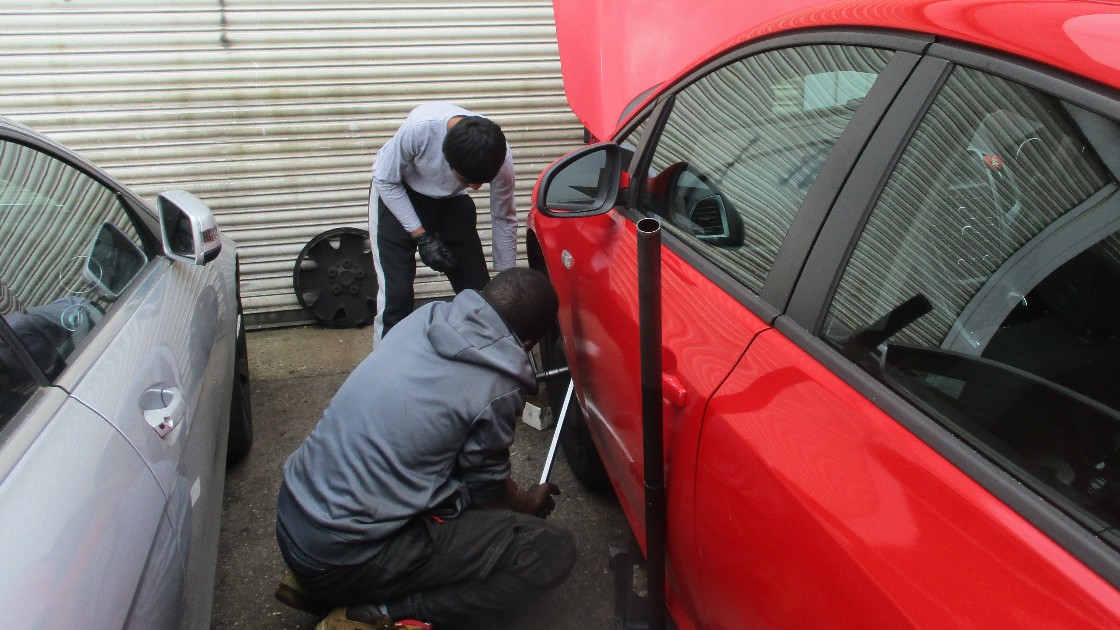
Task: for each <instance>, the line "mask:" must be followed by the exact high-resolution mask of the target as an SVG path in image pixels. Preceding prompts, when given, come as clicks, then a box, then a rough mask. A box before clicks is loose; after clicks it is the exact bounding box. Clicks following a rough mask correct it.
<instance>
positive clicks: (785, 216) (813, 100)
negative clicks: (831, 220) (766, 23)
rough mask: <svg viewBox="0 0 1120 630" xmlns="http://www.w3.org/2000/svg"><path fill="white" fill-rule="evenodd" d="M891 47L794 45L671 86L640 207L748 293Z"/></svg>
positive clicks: (762, 274) (771, 258) (767, 265)
mask: <svg viewBox="0 0 1120 630" xmlns="http://www.w3.org/2000/svg"><path fill="white" fill-rule="evenodd" d="M889 57H890V52H888V51H882V50H875V49H866V48H857V47H852V46H802V47H795V48H786V49H782V50H777V51H773V52H767V53H763V54H759V55H755V56H753V57H749V58H746V59H743V60H741V61H738V62H736V63H734V64H731V65H729V66H726V67H723V68H721V69H719V70H716V71H715V72H713V73H711V74H709V75H708V76H706V77H704V78H702V79H700V80H699V81H696V82H695V83H693V84H692V85H690V86H688V87H687V88H685V89H684V90H683V91H682V92H680V93H679V94H678V95H677V97H676V101H675V104H674V105H673V110H672V112H671V114H670V116H669V118H668V121H667V122H666V125H665V128H664V131H663V132H662V134H661V137H660V138H659V139H658V144H657V149H656V151H655V153H654V155H653V160H652V163H651V170H650V173H649V178H648V181H647V184H646V187H645V189H644V190H643V191H642V195H641V198H640V201H639V203H640V205H641V208H642V209H643V210H645V211H647V212H654V213H657V214H659V215H661V216H662V217H663V218H664V219H665V223H666V229H667V230H669V231H671V232H673V233H674V234H676V235H677V236H680V237H681V238H683V239H684V240H685V241H686V242H688V243H689V244H690V245H692V246H693V247H695V248H696V249H697V250H699V251H700V253H701V254H703V255H704V256H706V257H709V258H711V259H712V260H713V261H715V262H716V263H717V264H719V265H720V266H721V267H722V268H724V269H726V270H727V271H729V272H730V273H731V274H732V275H734V276H735V277H736V278H738V279H739V280H740V281H741V282H743V283H744V284H745V285H746V286H747V287H749V288H750V289H752V290H754V291H756V292H757V291H759V290H761V288H762V284H763V282H764V281H765V279H766V274H767V273H768V272H769V271H770V267H771V266H772V265H773V263H774V258H775V256H776V255H777V252H778V247H779V245H780V244H781V242H782V239H783V238H784V236H785V234H786V232H787V231H788V230H789V226H790V224H791V223H792V222H793V217H794V215H795V213H796V212H797V209H798V208H799V207H800V206H801V203H802V201H804V199H805V196H806V194H807V193H808V191H809V188H810V187H811V186H812V185H813V182H814V181H815V179H816V176H817V173H818V171H819V170H820V168H821V166H822V165H823V164H824V162H825V159H826V158H827V157H828V155H829V153H830V152H831V150H832V147H833V145H835V143H836V141H837V139H838V138H839V137H840V134H841V132H843V130H844V127H845V126H846V125H847V124H848V122H849V120H850V119H851V117H852V115H853V114H854V113H855V111H856V109H857V108H858V106H859V104H860V102H861V99H862V98H863V97H864V95H865V94H866V93H867V91H868V90H869V89H870V88H871V85H872V84H873V83H874V82H875V79H876V78H877V76H878V74H879V72H880V71H881V70H882V69H883V67H884V66H885V65H886V63H887V61H888V59H889Z"/></svg>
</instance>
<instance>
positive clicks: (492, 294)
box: [482, 267, 560, 343]
mask: <svg viewBox="0 0 1120 630" xmlns="http://www.w3.org/2000/svg"><path fill="white" fill-rule="evenodd" d="M482 297H483V298H485V299H486V301H487V302H488V303H489V304H490V305H491V306H493V307H494V310H496V311H498V314H499V315H501V316H502V320H503V321H504V322H505V323H506V326H509V328H510V330H511V331H512V332H513V334H515V335H517V337H518V339H520V340H521V341H530V342H532V343H536V342H538V341H540V340H541V339H542V338H543V337H544V335H545V333H547V332H548V329H549V328H551V327H552V325H553V322H555V321H556V312H557V310H559V308H560V301H559V300H558V299H557V297H556V290H555V289H553V288H552V283H551V282H549V280H548V276H546V275H544V274H543V273H541V272H539V271H535V270H533V269H529V268H528V267H511V268H509V269H506V270H505V271H502V272H500V273H498V275H496V276H494V278H493V279H491V280H490V282H487V283H486V286H484V287H483V288H482Z"/></svg>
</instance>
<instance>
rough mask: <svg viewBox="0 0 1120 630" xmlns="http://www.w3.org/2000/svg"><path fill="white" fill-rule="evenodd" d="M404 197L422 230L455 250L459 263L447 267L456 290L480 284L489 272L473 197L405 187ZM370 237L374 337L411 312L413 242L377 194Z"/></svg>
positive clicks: (488, 278) (413, 298)
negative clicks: (374, 293) (433, 193)
mask: <svg viewBox="0 0 1120 630" xmlns="http://www.w3.org/2000/svg"><path fill="white" fill-rule="evenodd" d="M408 198H409V200H410V201H412V207H413V208H415V209H416V214H417V216H419V217H420V224H421V225H423V226H424V230H425V231H427V232H428V233H429V234H431V235H432V236H435V237H436V238H438V239H440V240H441V241H443V243H444V244H445V245H447V248H448V249H450V250H451V253H452V254H454V255H455V259H456V261H457V262H458V265H456V267H455V268H454V269H452V270H451V271H448V272H447V279H448V280H449V281H450V282H451V288H452V289H453V290H454V291H455V293H459V292H460V291H463V290H465V289H481V288H482V287H483V286H485V284H486V283H487V282H489V281H490V273H489V272H488V271H487V269H486V256H485V255H484V254H483V253H482V241H481V240H480V239H479V237H478V230H477V229H476V227H475V223H476V218H477V217H476V210H475V206H474V200H472V199H471V198H470V196H469V195H459V196H458V197H450V198H447V199H434V198H432V197H427V196H424V195H421V194H420V193H418V192H416V191H414V190H409V191H408ZM375 233H376V238H374V234H375ZM370 241H371V245H372V247H373V268H374V271H375V272H376V273H377V315H376V316H375V317H374V320H373V338H374V341H377V340H380V339H381V338H382V337H383V336H384V335H385V333H387V332H389V329H390V328H392V327H393V326H394V325H396V323H397V322H399V321H401V320H402V319H404V318H405V317H406V316H407V315H408V314H409V313H411V312H412V307H413V302H414V300H415V295H414V293H413V289H412V283H413V282H414V281H415V280H416V243H415V242H413V240H412V237H411V236H409V234H408V232H406V231H405V230H404V227H402V226H401V222H400V221H398V220H397V217H395V216H393V213H392V212H390V211H389V208H388V207H386V206H385V202H384V201H382V199H381V197H378V198H377V225H376V226H374V225H371V226H370Z"/></svg>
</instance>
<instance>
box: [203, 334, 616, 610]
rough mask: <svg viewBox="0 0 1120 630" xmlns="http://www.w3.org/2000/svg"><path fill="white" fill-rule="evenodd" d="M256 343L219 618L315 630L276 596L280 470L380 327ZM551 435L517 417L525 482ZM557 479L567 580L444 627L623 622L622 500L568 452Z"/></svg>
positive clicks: (226, 518) (233, 482)
mask: <svg viewBox="0 0 1120 630" xmlns="http://www.w3.org/2000/svg"><path fill="white" fill-rule="evenodd" d="M248 342H249V363H250V388H251V392H252V397H253V423H254V433H255V435H254V441H253V448H252V450H251V451H250V452H249V455H248V457H247V458H246V459H245V461H243V462H242V463H240V464H238V465H237V466H235V467H232V468H230V469H229V470H228V471H227V474H226V487H225V502H224V507H223V512H222V530H221V538H220V542H219V546H220V549H219V557H218V567H217V579H216V583H215V589H214V610H213V614H212V617H211V627H212V628H213V629H215V630H226V629H231V628H254V629H260V628H288V629H292V630H312V629H313V628H314V627H315V624H316V623H317V622H318V618H317V617H315V616H314V615H310V614H307V613H303V612H300V611H298V610H295V609H292V608H288V607H287V606H285V605H283V604H281V603H280V602H278V601H277V600H276V599H275V598H274V597H273V593H274V592H275V590H276V585H277V583H278V581H279V579H280V576H281V575H282V574H283V571H284V561H283V560H282V559H281V557H280V551H279V550H278V548H277V546H276V539H275V531H274V523H275V515H276V491H277V489H278V488H279V484H280V470H281V467H282V466H283V463H284V460H285V459H286V458H287V457H288V455H289V454H290V453H291V452H292V451H293V450H295V449H296V447H297V446H298V445H299V443H300V442H301V441H302V440H303V438H304V437H306V436H307V434H308V433H310V432H311V430H312V429H313V428H314V426H315V423H316V422H317V421H318V419H319V416H320V415H321V413H322V411H323V409H324V408H325V407H326V405H327V403H328V402H329V401H330V399H331V397H332V396H333V395H334V392H335V391H336V390H337V389H338V387H339V386H340V385H341V384H342V382H343V380H345V378H346V376H347V375H348V374H349V373H350V371H351V370H352V369H353V368H354V366H356V365H357V364H358V362H359V361H361V360H362V358H364V357H365V356H366V354H368V352H369V350H370V348H371V347H372V328H371V327H366V328H357V329H330V328H322V327H319V326H304V327H292V328H281V329H270V330H260V331H251V332H249V335H248ZM538 365H539V364H538ZM543 393H544V390H543V388H542V392H541V394H543ZM535 400H536V401H537V402H538V403H543V401H544V400H545V398H544V397H543V395H538V396H537V397H536V398H535ZM551 438H552V432H551V430H545V431H539V430H537V429H534V428H532V427H530V426H528V425H526V424H524V423H521V422H519V423H518V428H517V437H516V441H515V442H514V445H513V448H512V452H511V455H512V463H513V475H514V479H515V480H517V481H518V482H519V483H521V484H522V485H528V484H530V483H535V482H536V481H537V478H538V477H539V476H540V472H541V467H542V466H543V464H544V460H545V456H546V454H547V452H548V446H549V443H550V441H551ZM552 480H553V481H554V482H556V483H557V484H559V485H560V488H561V491H562V494H561V496H559V497H557V501H556V504H557V507H556V511H555V512H554V513H553V515H552V516H551V517H549V518H550V519H552V520H554V521H555V522H557V523H559V524H561V525H563V526H565V527H567V528H569V529H570V530H571V531H572V532H573V534H574V535H575V539H576V544H577V546H578V548H579V559H578V560H577V563H576V566H575V569H574V570H573V571H572V573H571V575H570V576H569V577H568V579H567V581H566V582H564V584H562V585H561V586H559V587H557V588H556V589H554V590H552V591H550V592H548V593H546V594H545V595H543V596H541V597H539V598H537V599H535V600H533V601H529V602H521V603H518V604H517V605H516V606H514V607H513V608H511V609H510V610H507V611H504V612H501V613H495V614H492V615H488V616H485V617H480V618H475V619H470V620H466V621H464V622H462V623H457V624H454V625H453V626H448V625H441V626H440V627H439V629H437V630H483V629H486V630H501V629H506V628H518V629H524V630H537V629H540V630H545V629H549V630H568V629H572V630H575V629H583V628H615V627H618V621H617V619H616V618H615V610H614V596H613V589H614V585H613V578H612V573H611V571H610V568H609V552H610V549H611V547H612V546H619V545H624V544H625V542H626V541H627V539H628V528H627V526H626V521H625V519H624V518H623V516H622V513H621V511H620V509H619V507H618V502H617V500H616V499H615V498H614V497H613V496H601V495H595V494H592V493H589V492H587V491H584V490H583V488H581V487H580V485H579V482H578V481H576V480H575V478H574V477H572V474H571V471H570V469H569V468H568V465H567V462H566V461H564V458H563V456H562V455H558V457H557V461H556V464H555V466H554V468H553V472H552Z"/></svg>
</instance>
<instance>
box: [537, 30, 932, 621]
mask: <svg viewBox="0 0 1120 630" xmlns="http://www.w3.org/2000/svg"><path fill="white" fill-rule="evenodd" d="M853 39H856V40H858V39H859V37H858V36H853V34H841V33H833V34H830V35H828V36H824V37H822V38H820V40H818V41H819V43H818V42H815V41H812V40H807V39H806V38H787V39H785V40H779V41H775V42H767V44H766V45H763V46H755V47H752V48H750V49H746V50H741V51H738V52H737V53H735V55H734V56H732V57H730V58H724V59H720V60H718V61H715V62H713V63H711V64H710V65H709V66H707V67H705V68H703V69H701V70H699V71H698V72H697V73H696V74H695V75H694V76H692V77H689V78H687V79H686V80H685V81H683V82H682V84H681V86H680V87H678V88H676V89H674V90H673V91H672V92H671V93H670V94H669V95H667V96H666V97H663V98H662V99H661V101H660V103H659V105H658V109H657V111H656V112H654V113H653V114H652V115H653V117H654V119H655V120H657V121H659V122H658V125H657V134H656V135H653V136H652V137H651V138H650V139H648V140H645V141H644V142H642V141H638V140H631V139H630V137H629V136H627V137H626V138H624V139H622V141H621V144H623V145H624V146H626V145H638V144H641V146H642V147H644V154H643V156H642V159H640V160H638V161H636V165H635V168H634V170H633V172H632V174H631V181H634V182H635V186H636V190H634V191H633V196H632V198H631V205H632V206H633V207H632V208H631V209H630V210H623V211H616V212H611V213H607V214H606V215H603V216H599V217H591V218H586V219H581V220H580V221H579V224H580V225H579V228H578V229H579V237H578V238H576V239H566V240H565V241H564V245H565V251H566V252H568V253H569V254H572V253H573V252H575V255H573V256H572V259H571V265H570V267H568V268H567V269H565V270H564V271H563V272H562V273H563V274H564V276H565V277H564V278H563V279H562V281H561V282H560V283H558V285H559V286H561V288H562V290H567V291H571V293H572V298H571V302H572V304H573V305H575V306H574V308H573V311H572V314H571V323H570V329H571V330H572V331H573V337H574V339H575V346H576V347H575V349H574V363H575V365H576V370H575V372H576V374H577V375H582V378H580V377H579V376H577V380H578V384H579V387H580V390H581V392H582V394H583V396H584V401H583V402H584V405H585V408H586V409H587V411H588V413H589V414H590V422H589V425H590V427H591V429H592V430H593V431H595V432H596V442H597V444H599V446H600V452H601V454H602V457H603V460H604V463H605V465H606V467H607V468H608V470H609V471H610V473H611V477H612V479H613V480H614V482H615V487H616V489H617V490H618V491H619V496H620V499H621V502H622V506H623V509H624V511H626V513H627V516H628V517H629V518H630V522H631V525H632V526H633V529H634V530H635V532H637V534H638V537H639V540H640V542H643V544H644V539H643V536H644V522H645V521H644V494H643V489H644V478H643V455H642V426H641V408H640V404H639V403H638V401H639V400H640V393H639V387H638V385H639V384H638V381H637V378H636V375H637V374H638V354H639V353H638V334H637V305H636V301H635V296H636V295H637V278H636V271H637V270H636V263H635V258H636V255H635V247H636V245H635V240H636V239H635V226H634V219H635V218H637V217H640V216H643V215H651V216H656V217H658V218H660V219H661V223H662V226H663V228H664V230H663V231H664V233H665V234H664V243H665V247H664V251H663V253H662V274H663V277H662V303H663V308H662V313H663V318H664V321H663V330H662V339H663V344H664V350H663V357H662V367H663V372H664V373H663V378H662V384H663V392H664V396H665V403H666V406H665V444H666V445H667V453H666V458H667V472H666V474H667V479H668V496H669V501H670V505H669V509H668V513H669V518H670V522H669V524H668V531H669V532H670V536H669V558H670V567H669V570H670V572H669V577H670V580H672V583H673V584H672V592H671V594H670V605H671V606H673V607H675V608H676V609H677V613H679V614H675V617H676V618H677V619H678V620H680V619H696V618H698V615H699V612H698V608H699V606H700V602H702V601H703V600H704V598H705V594H704V593H703V590H702V581H701V580H700V578H699V576H700V575H701V574H702V573H705V572H706V571H707V568H706V566H705V562H706V560H705V561H702V560H701V559H700V557H699V556H698V555H697V550H698V548H697V547H696V542H695V539H694V537H693V535H692V534H693V531H694V523H693V517H692V514H693V510H694V507H695V504H696V502H697V501H699V500H700V499H701V496H700V495H699V494H695V495H694V491H695V492H696V493H700V492H701V489H700V488H699V487H698V486H696V485H695V484H694V483H693V476H694V475H693V471H694V469H695V467H696V465H697V460H696V457H697V453H696V444H697V440H698V436H699V434H700V430H701V419H702V417H703V415H704V409H705V405H706V403H707V401H708V399H709V397H710V396H711V395H712V393H713V392H714V391H715V390H716V388H717V387H718V386H719V384H720V383H721V382H722V380H723V379H724V378H726V376H727V374H728V373H729V372H730V370H731V369H732V367H733V366H734V365H735V364H736V362H737V361H739V359H740V357H741V356H742V354H743V352H744V350H746V348H747V347H748V346H749V345H750V344H751V343H752V340H753V339H754V338H755V337H756V336H757V335H759V334H760V333H761V332H762V331H764V330H766V329H767V328H768V327H769V325H770V322H771V321H772V320H773V318H774V317H775V316H776V315H777V314H778V312H779V310H778V308H779V307H780V306H783V305H784V301H782V300H781V299H780V296H781V285H783V284H785V287H786V290H788V289H789V288H790V287H792V284H791V283H789V281H788V278H793V277H796V270H797V268H798V265H799V264H800V262H801V261H800V260H798V259H797V254H790V253H782V248H783V247H784V246H786V245H785V242H786V235H787V233H792V232H791V228H792V226H793V225H794V223H795V220H802V221H804V220H805V219H798V217H799V213H800V212H801V209H802V207H803V206H804V207H807V208H811V209H812V212H813V213H815V215H816V216H817V217H821V216H823V210H824V209H827V201H828V199H829V198H830V195H832V194H835V189H836V186H837V181H842V173H843V172H844V171H845V169H847V168H850V166H851V160H852V159H854V156H855V155H857V154H858V151H859V148H860V146H861V144H860V143H861V142H862V141H865V140H866V136H867V134H869V133H870V130H871V129H872V128H873V127H874V123H875V122H876V121H877V119H878V116H880V115H881V114H882V112H883V110H884V109H885V108H886V104H887V103H888V102H889V100H890V97H891V95H892V94H893V92H894V90H896V89H897V88H898V86H899V84H900V83H901V80H902V78H904V77H905V75H906V73H907V72H908V71H909V70H910V69H911V68H912V67H913V65H914V63H915V62H916V59H917V58H916V56H914V55H912V54H904V55H902V56H898V55H896V52H895V50H894V49H893V48H892V47H889V46H884V47H882V48H875V47H869V46H864V45H852V44H851V42H852V40H853ZM821 40H823V41H821ZM888 43H889V44H890V45H891V46H898V45H899V44H905V45H907V46H911V47H915V48H916V47H918V46H920V45H922V42H921V41H909V40H907V41H903V40H891V41H889V42H888ZM881 76H882V77H884V78H883V80H881V81H880V77H881ZM873 88H874V89H873ZM865 101H866V102H867V105H866V106H863V105H864V103H865ZM861 106H863V107H862V108H861ZM857 112H861V113H860V116H859V117H858V118H857V117H856V115H857ZM849 126H851V127H852V129H851V130H850V131H848V128H849ZM643 129H644V127H640V128H639V131H640V130H643ZM861 139H862V140H861ZM830 160H831V162H830ZM826 164H828V165H829V166H828V167H826ZM818 176H821V177H820V180H821V181H820V183H819V186H818ZM818 220H819V219H818ZM797 233H798V234H799V233H800V232H797ZM800 255H801V256H803V255H804V252H801V254H800ZM779 257H782V258H784V259H785V260H786V261H787V262H785V263H783V264H782V265H776V261H777V260H778V259H779ZM786 267H792V268H786ZM774 278H778V280H774ZM605 287H609V290H604V288H605ZM768 292H769V294H771V295H773V296H779V299H768V298H766V297H765V296H766V294H767V293H768ZM721 465H722V466H726V467H729V468H734V466H735V465H736V464H735V458H728V459H724V460H722V461H721ZM705 496H707V495H706V494H705ZM674 594H675V596H674Z"/></svg>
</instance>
